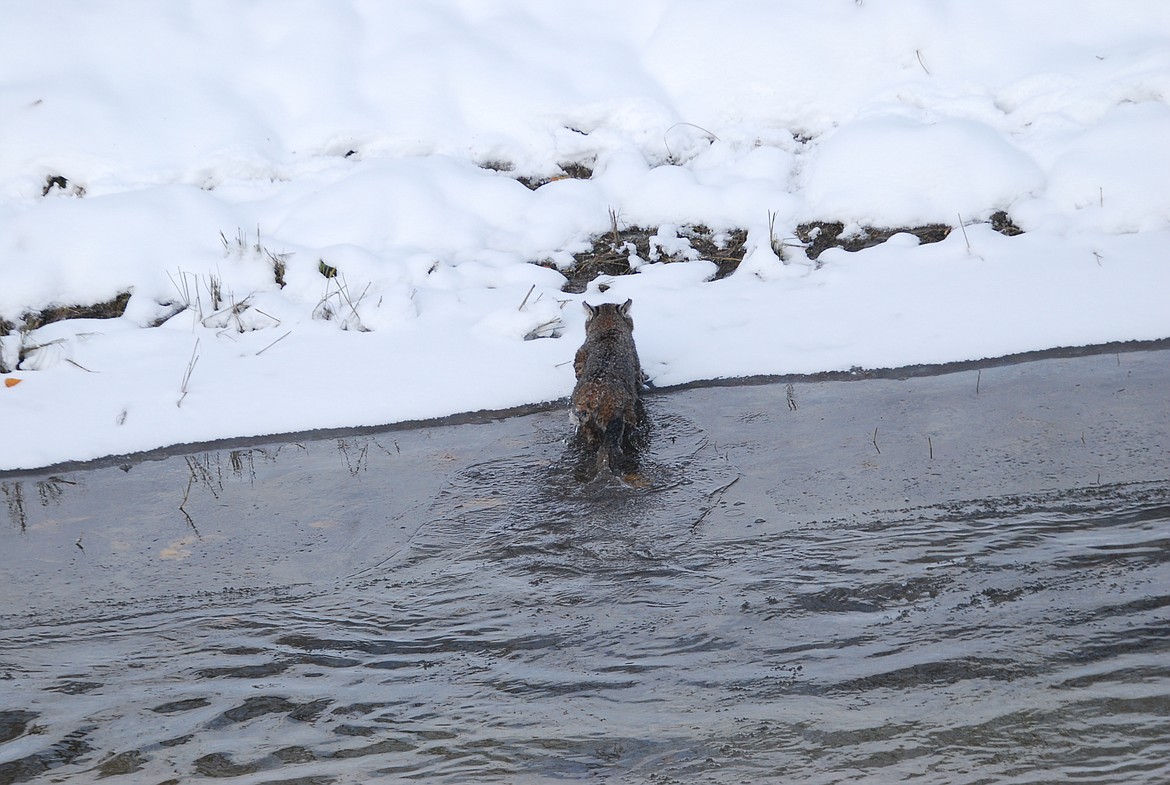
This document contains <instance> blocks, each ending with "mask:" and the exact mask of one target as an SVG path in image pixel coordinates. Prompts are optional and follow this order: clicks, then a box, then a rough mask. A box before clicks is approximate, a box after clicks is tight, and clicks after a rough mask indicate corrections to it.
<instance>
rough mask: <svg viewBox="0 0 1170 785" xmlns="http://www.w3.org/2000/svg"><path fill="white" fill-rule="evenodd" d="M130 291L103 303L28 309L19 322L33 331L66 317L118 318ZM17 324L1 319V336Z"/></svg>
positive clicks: (26, 329)
mask: <svg viewBox="0 0 1170 785" xmlns="http://www.w3.org/2000/svg"><path fill="white" fill-rule="evenodd" d="M128 302H130V292H122V293H120V294H118V295H116V296H114V297H113V299H110V300H106V301H105V302H101V303H94V304H93V305H50V306H49V307H48V308H45V309H44V310H43V311H28V312H26V313H24V314H23V315H21V317H20V319H19V321H18V324H19V329H20V330H21V331H23V332H32V331H33V330H37V329H40V328H41V327H44V326H45V325H46V324H52V323H53V322H63V321H65V320H66V319H117V318H118V317H119V316H121V315H122V314H123V313H125V312H126V303H128ZM15 329H17V325H16V324H14V323H12V322H10V321H6V320H4V319H0V336H4V335H8V333H9V332H11V331H12V330H15Z"/></svg>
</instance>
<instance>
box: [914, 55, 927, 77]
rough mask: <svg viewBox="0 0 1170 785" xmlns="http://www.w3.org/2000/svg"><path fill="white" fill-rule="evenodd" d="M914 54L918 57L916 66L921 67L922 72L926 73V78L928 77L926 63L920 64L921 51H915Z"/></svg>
mask: <svg viewBox="0 0 1170 785" xmlns="http://www.w3.org/2000/svg"><path fill="white" fill-rule="evenodd" d="M914 54H915V55H916V56H917V57H918V64H919V65H920V66H922V70H923V71H925V72H926V75H927V76H930V69H929V68H927V67H926V63H924V62H922V50H921V49H915V50H914Z"/></svg>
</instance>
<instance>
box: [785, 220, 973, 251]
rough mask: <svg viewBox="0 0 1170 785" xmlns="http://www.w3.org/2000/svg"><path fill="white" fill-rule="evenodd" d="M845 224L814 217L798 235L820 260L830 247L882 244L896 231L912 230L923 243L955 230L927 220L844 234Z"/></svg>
mask: <svg viewBox="0 0 1170 785" xmlns="http://www.w3.org/2000/svg"><path fill="white" fill-rule="evenodd" d="M844 231H845V225H844V224H842V223H840V222H839V221H812V222H810V223H806V224H801V225H800V226H798V227H796V237H797V239H799V240H800V241H801V242H802V243H804V244H805V251H806V253H807V254H808V258H809V259H812V260H814V261H815V260H816V259H817V257H819V256H820V255H821V254H822V253H824V252H825V251H827V250H828V249H830V248H843V249H845V250H846V251H860V250H862V249H864V248H872V247H873V246H875V245H881V244H882V243H884V242H885V241H886V240H889V239H890V238H891V237H893V236H894V235H896V234H901V233H906V234H912V235H914V236H915V237H917V238H918V239H919V240H920V241H921V242H923V243H937V242H939V241H941V240H945V239H946V237H947V235H949V234H950V233H951V227H949V226H947V225H946V224H926V225H925V226H899V227H894V228H892V229H885V228H879V227H876V226H865V227H862V229H861V232H859V233H858V234H854V235H848V236H844V235H843V233H844Z"/></svg>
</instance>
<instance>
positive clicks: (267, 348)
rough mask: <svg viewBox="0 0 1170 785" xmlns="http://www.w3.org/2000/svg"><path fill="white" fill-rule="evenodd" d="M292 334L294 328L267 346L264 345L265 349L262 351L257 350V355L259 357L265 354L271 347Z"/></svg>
mask: <svg viewBox="0 0 1170 785" xmlns="http://www.w3.org/2000/svg"><path fill="white" fill-rule="evenodd" d="M290 335H292V330H289V331H288V332H287V333H285V334H284V335H282V336H280V337H279V338H277V339H276V340H275V341H273V342H272V343H270V344H268V345H267V346H265V347H264V348H263V349H261V350H260V351H258V352H256V356H257V357H259V356H260V355H262V354H264V352H266V351H268V350H269V349H271V348H272V347H273V346H276V345H277V344H278V343H280V342H281V341H283V340H284V339H285V338H287V337H289V336H290Z"/></svg>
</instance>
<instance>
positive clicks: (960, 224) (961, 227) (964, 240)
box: [956, 213, 971, 253]
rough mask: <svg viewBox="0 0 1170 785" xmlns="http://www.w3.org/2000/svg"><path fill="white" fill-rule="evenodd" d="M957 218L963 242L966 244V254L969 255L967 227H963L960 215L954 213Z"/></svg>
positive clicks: (969, 241) (969, 246)
mask: <svg viewBox="0 0 1170 785" xmlns="http://www.w3.org/2000/svg"><path fill="white" fill-rule="evenodd" d="M956 215H958V216H959V229H961V230H962V232H963V242H965V243H967V253H971V240H970V239H969V238H968V237H967V227H966V226H963V215H962V213H956Z"/></svg>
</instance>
